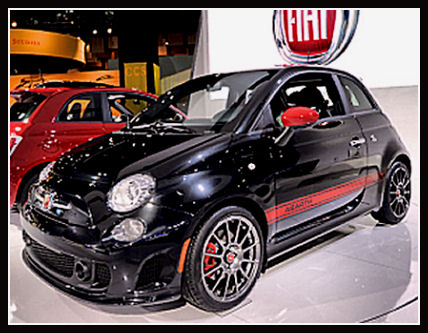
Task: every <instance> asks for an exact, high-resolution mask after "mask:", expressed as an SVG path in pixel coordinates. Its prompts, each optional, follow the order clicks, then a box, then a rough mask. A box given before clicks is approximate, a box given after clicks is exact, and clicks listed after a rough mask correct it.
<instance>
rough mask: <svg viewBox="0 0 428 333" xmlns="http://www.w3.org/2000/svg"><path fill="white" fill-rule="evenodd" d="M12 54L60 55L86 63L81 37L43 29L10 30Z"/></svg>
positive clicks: (60, 56)
mask: <svg viewBox="0 0 428 333" xmlns="http://www.w3.org/2000/svg"><path fill="white" fill-rule="evenodd" d="M10 54H25V55H37V56H50V57H59V58H66V59H71V60H75V61H79V62H81V63H86V60H85V43H84V42H83V41H82V40H81V39H79V38H77V37H73V36H69V35H63V34H59V33H55V32H48V31H41V30H30V29H12V30H10Z"/></svg>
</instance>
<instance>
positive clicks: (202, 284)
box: [183, 207, 264, 312]
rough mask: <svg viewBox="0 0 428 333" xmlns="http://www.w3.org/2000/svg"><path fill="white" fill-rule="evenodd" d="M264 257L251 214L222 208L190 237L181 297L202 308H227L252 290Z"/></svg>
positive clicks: (236, 209)
mask: <svg viewBox="0 0 428 333" xmlns="http://www.w3.org/2000/svg"><path fill="white" fill-rule="evenodd" d="M263 260H264V240H263V237H262V232H261V229H260V226H259V224H258V223H257V221H256V220H255V218H254V217H253V216H252V214H250V213H249V212H248V211H247V210H245V209H243V208H240V207H226V208H223V209H221V210H219V211H218V212H216V213H215V214H213V215H212V216H211V217H210V218H208V219H207V220H206V221H205V223H203V224H202V225H201V227H200V228H199V229H198V230H197V231H196V232H195V234H194V236H193V237H192V240H191V242H190V246H189V250H188V255H187V259H186V264H185V270H184V276H183V278H184V281H183V296H184V298H185V299H186V300H187V301H189V302H190V303H192V304H193V305H195V306H196V307H198V308H201V309H203V310H205V311H211V312H218V311H224V310H227V309H230V308H232V307H234V306H236V305H238V304H239V303H240V302H242V301H243V300H244V298H245V297H246V296H247V295H248V293H249V292H250V291H251V289H252V288H253V286H254V284H255V282H256V280H257V278H258V277H259V275H260V271H261V268H262V264H263Z"/></svg>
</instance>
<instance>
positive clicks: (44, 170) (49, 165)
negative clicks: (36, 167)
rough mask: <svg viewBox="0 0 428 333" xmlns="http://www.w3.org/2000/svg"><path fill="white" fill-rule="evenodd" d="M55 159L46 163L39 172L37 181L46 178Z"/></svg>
mask: <svg viewBox="0 0 428 333" xmlns="http://www.w3.org/2000/svg"><path fill="white" fill-rule="evenodd" d="M54 164H55V161H54V162H50V163H49V164H48V165H46V166H45V167H44V168H43V170H42V171H41V172H40V174H39V182H41V181H42V180H45V179H47V178H48V176H49V172H51V170H52V167H53V166H54Z"/></svg>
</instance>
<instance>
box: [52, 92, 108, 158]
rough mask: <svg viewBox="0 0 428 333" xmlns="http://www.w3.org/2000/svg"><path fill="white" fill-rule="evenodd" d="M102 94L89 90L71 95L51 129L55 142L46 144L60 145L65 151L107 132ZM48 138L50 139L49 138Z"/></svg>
mask: <svg viewBox="0 0 428 333" xmlns="http://www.w3.org/2000/svg"><path fill="white" fill-rule="evenodd" d="M103 121H104V115H103V109H102V106H101V94H100V93H98V92H90V93H89V92H88V93H82V94H78V95H75V96H73V97H71V98H70V99H69V100H68V101H67V102H66V103H65V104H64V106H63V107H62V108H61V110H60V112H59V113H58V116H57V118H56V121H55V124H54V125H53V128H52V130H51V132H52V135H51V138H52V140H54V141H55V142H52V143H51V142H46V144H45V145H46V146H48V147H51V146H55V145H56V146H58V147H60V150H61V151H62V152H65V151H67V150H69V149H71V148H74V147H75V146H77V145H80V144H82V143H84V142H86V141H88V140H89V139H92V138H95V137H98V136H101V135H103V134H105V131H104V125H103ZM46 140H49V138H47V139H46Z"/></svg>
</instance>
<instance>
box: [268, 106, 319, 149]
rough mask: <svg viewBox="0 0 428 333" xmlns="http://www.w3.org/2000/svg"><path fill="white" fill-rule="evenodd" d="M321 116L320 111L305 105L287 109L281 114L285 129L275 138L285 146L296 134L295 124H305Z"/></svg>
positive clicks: (276, 141)
mask: <svg viewBox="0 0 428 333" xmlns="http://www.w3.org/2000/svg"><path fill="white" fill-rule="evenodd" d="M318 118H319V114H318V112H316V111H315V110H312V109H310V108H307V107H305V106H294V107H291V108H289V109H287V110H285V111H284V112H283V113H282V115H281V122H282V124H283V125H284V127H285V128H284V130H283V131H282V133H281V134H280V135H279V136H278V137H277V138H276V139H275V143H276V144H278V145H279V146H285V145H286V144H287V142H288V141H289V140H290V138H291V137H292V136H293V134H294V128H293V127H294V126H304V125H309V124H312V123H314V122H316V121H317V120H318Z"/></svg>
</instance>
